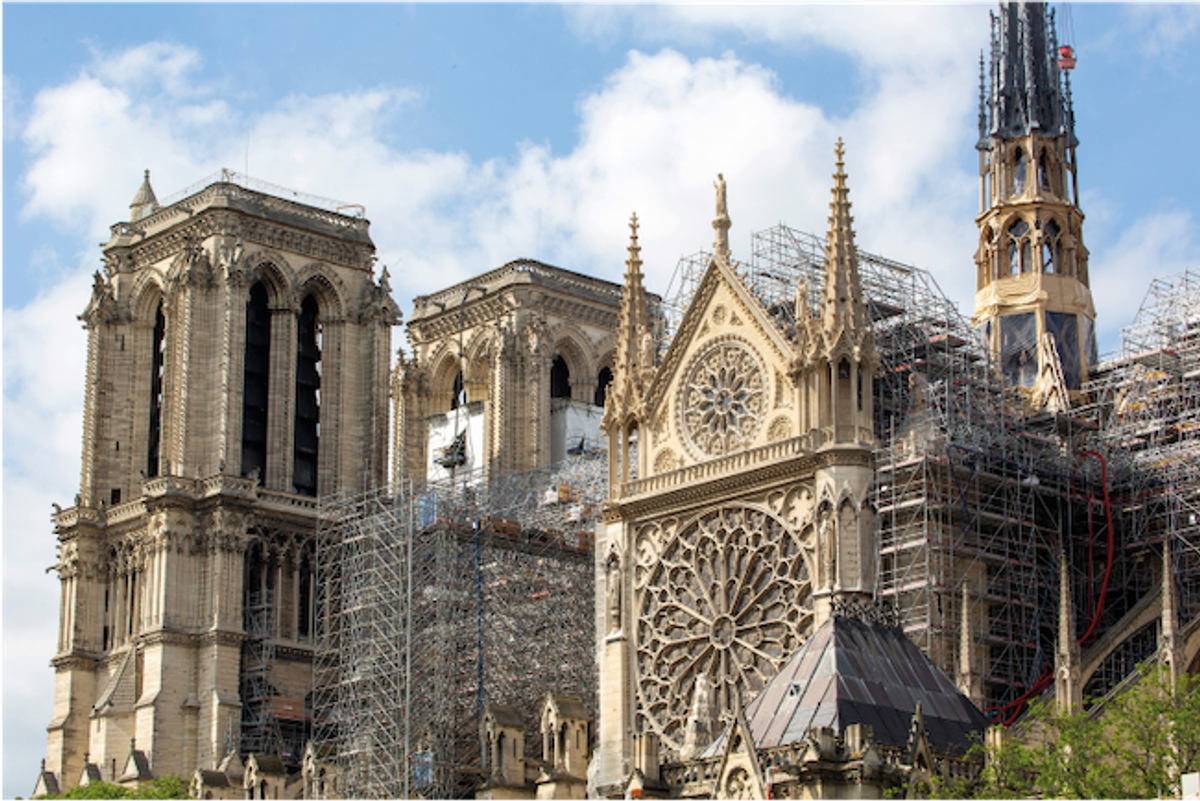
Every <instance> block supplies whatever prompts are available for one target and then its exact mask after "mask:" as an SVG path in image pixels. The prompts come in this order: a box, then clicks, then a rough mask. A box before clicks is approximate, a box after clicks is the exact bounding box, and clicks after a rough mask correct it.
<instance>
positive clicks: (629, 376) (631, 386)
mask: <svg viewBox="0 0 1200 801" xmlns="http://www.w3.org/2000/svg"><path fill="white" fill-rule="evenodd" d="M637 232H638V218H637V214H634V215H633V216H632V217H630V220H629V258H628V259H627V260H626V261H625V267H626V269H625V288H624V291H623V292H622V293H621V312H620V315H619V316H618V318H617V348H616V350H617V353H616V364H615V368H616V369H615V370H614V372H613V380H612V388H611V390H610V391H609V393H608V397H607V400H606V402H605V404H604V418H603V419H602V420H601V423H600V427H601V428H602V429H604V431H605V432H606V433H607V434H608V437H609V451H608V452H609V454H610V456H609V460H608V466H609V481H608V486H609V494H610V496H612V497H616V495H617V493H618V492H619V485H620V483H622V482H625V481H628V480H629V462H630V455H629V439H630V437H631V436H632V433H633V430H634V429H635V428H636V427H637V426H636V421H635V419H634V415H635V413H636V412H637V409H638V406H639V404H640V403H641V402H642V393H643V391H644V389H645V387H646V386H647V384H649V381H650V378H651V377H652V376H653V374H654V367H655V365H654V361H655V357H656V352H657V348H656V345H655V341H654V334H653V332H651V330H650V313H649V310H648V308H647V304H646V290H645V288H644V287H643V286H642V257H641V251H642V249H641V246H640V245H638V235H637Z"/></svg>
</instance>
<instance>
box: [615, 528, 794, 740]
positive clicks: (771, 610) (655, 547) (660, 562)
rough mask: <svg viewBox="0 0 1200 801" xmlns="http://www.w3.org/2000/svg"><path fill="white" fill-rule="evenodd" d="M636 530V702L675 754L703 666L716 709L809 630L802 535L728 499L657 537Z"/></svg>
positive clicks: (752, 689) (751, 688) (761, 680)
mask: <svg viewBox="0 0 1200 801" xmlns="http://www.w3.org/2000/svg"><path fill="white" fill-rule="evenodd" d="M661 530H662V529H661V528H660V527H659V526H657V525H649V526H647V527H645V528H644V529H643V530H642V531H641V532H639V536H638V541H637V546H636V547H637V555H638V565H637V569H636V571H635V576H636V578H635V582H636V583H635V589H634V592H635V596H636V597H635V599H634V608H635V609H637V610H638V621H637V635H636V636H637V661H638V675H639V676H640V677H641V679H640V681H639V682H638V694H639V696H640V698H639V704H638V706H639V707H640V709H641V710H642V711H643V714H644V715H645V716H646V723H647V724H648V725H649V726H650V727H651V728H652V729H654V730H655V731H657V732H658V734H659V736H660V737H661V738H662V741H663V743H664V745H666V746H667V747H668V748H671V749H673V750H674V751H676V752H678V750H679V748H680V747H681V746H682V745H683V740H684V733H685V732H684V729H685V721H686V720H687V716H688V710H689V708H690V703H691V699H692V695H693V686H694V684H695V681H696V677H697V676H698V675H700V674H702V673H703V674H707V675H708V677H709V678H710V679H711V682H712V687H713V699H714V701H715V703H716V706H717V708H718V709H720V710H730V709H732V708H733V707H734V700H735V699H736V698H745V699H748V698H751V697H753V695H754V694H755V693H757V692H758V691H759V690H761V689H762V688H763V687H764V686H765V685H766V682H767V681H769V680H770V679H771V677H772V676H774V675H775V673H776V672H777V671H778V670H779V667H780V665H781V664H782V663H783V660H784V659H786V658H787V657H788V656H790V655H791V654H793V653H794V652H795V651H796V649H797V648H799V647H800V645H801V644H802V643H803V642H804V640H805V639H806V638H807V637H808V635H809V633H810V628H811V624H812V615H811V613H810V612H809V611H808V606H809V604H808V599H809V594H810V592H811V589H812V587H811V582H810V579H809V572H808V568H807V565H806V563H805V559H804V555H803V544H802V542H801V538H800V536H799V535H797V534H796V533H795V532H793V531H792V530H790V529H789V528H788V527H787V526H785V525H784V524H783V523H782V522H781V521H780V520H778V519H777V518H775V517H774V516H772V515H770V514H768V513H767V512H765V511H763V510H760V509H757V508H753V507H745V506H727V507H724V508H720V509H715V510H712V511H710V512H707V513H705V514H704V515H702V516H701V517H699V518H697V519H695V520H693V521H692V522H691V523H689V524H687V525H685V526H683V527H682V528H680V529H679V531H678V532H677V533H676V534H674V535H672V536H668V537H667V538H666V541H665V542H659V541H658V538H659V536H661V534H660V532H661Z"/></svg>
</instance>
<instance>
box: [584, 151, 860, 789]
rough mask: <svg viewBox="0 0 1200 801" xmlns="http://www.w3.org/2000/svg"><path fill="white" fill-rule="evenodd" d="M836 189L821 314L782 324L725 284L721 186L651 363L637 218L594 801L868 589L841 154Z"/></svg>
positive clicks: (607, 538)
mask: <svg viewBox="0 0 1200 801" xmlns="http://www.w3.org/2000/svg"><path fill="white" fill-rule="evenodd" d="M834 181H835V183H834V190H833V202H832V203H831V205H830V208H831V211H832V215H831V218H830V220H831V227H830V233H829V240H828V241H829V245H828V252H827V254H826V255H827V263H826V274H825V285H824V287H823V289H822V295H821V297H822V299H823V302H822V307H821V308H820V309H817V310H810V309H809V307H808V302H807V297H808V292H807V287H800V288H799V290H798V291H797V294H796V298H797V299H796V302H795V306H796V308H795V317H794V319H795V321H796V322H795V324H794V325H792V324H787V325H781V324H780V323H779V322H778V321H777V319H778V318H776V317H773V316H771V315H770V313H769V311H768V309H767V308H765V307H764V305H763V304H762V303H761V302H760V301H759V300H758V299H757V298H756V297H755V296H754V295H752V294H751V292H750V291H749V290H748V289H747V287H746V285H745V284H744V283H743V282H742V280H741V279H740V277H739V275H738V270H737V264H736V262H735V261H734V260H733V258H732V256H731V255H730V251H729V243H728V230H729V227H730V218H729V214H728V208H727V202H726V190H725V183H724V180H723V179H722V178H720V177H719V176H718V182H717V217H716V220H715V221H714V222H713V227H714V228H715V229H716V231H717V240H716V242H715V247H714V250H715V256H714V258H713V259H712V261H711V263H710V265H709V267H708V271H707V273H706V274H705V276H704V278H703V279H702V281H701V283H700V287H699V289H698V291H697V292H696V294H695V296H694V298H693V301H692V303H691V305H690V307H689V309H688V310H687V312H686V313H685V315H684V317H683V320H682V322H681V323H680V326H679V331H678V333H677V334H676V336H675V338H674V339H673V341H672V342H671V343H670V346H669V348H668V349H667V351H666V353H665V354H663V355H662V357H661V358H659V357H658V354H657V353H656V352H655V351H654V349H653V348H652V347H647V346H645V342H646V339H647V338H646V336H645V334H646V332H647V331H648V330H649V321H648V318H647V313H646V309H645V305H644V302H643V301H642V300H641V299H640V295H641V292H642V290H641V260H640V255H639V246H638V243H637V236H636V220H635V222H634V236H633V238H632V241H631V244H630V247H629V260H628V262H627V265H628V271H627V272H626V276H625V280H626V284H625V296H624V299H623V304H622V314H621V323H620V327H619V329H618V332H617V336H618V341H617V361H616V372H615V377H614V384H613V390H612V392H611V393H610V398H609V404H608V405H607V406H606V407H605V415H604V425H605V430H606V433H607V436H608V440H609V444H608V451H609V471H610V472H609V476H610V482H609V498H610V500H609V503H608V505H607V508H606V510H605V526H604V532H603V537H602V538H601V539H600V540H599V541H598V542H597V548H596V576H597V579H596V583H597V599H598V606H599V607H600V609H599V610H598V614H597V625H598V631H597V639H598V645H597V647H598V654H597V659H598V662H599V666H600V712H599V718H600V730H599V743H598V748H597V753H596V756H595V759H596V760H597V766H596V768H595V771H594V772H595V778H594V786H595V787H596V789H597V791H598V792H599V793H600V794H601V795H613V794H616V795H623V794H624V793H625V792H626V791H627V790H628V789H629V787H630V782H631V781H634V780H636V781H638V782H641V781H643V780H646V777H647V771H649V772H650V773H656V771H657V766H654V765H651V764H650V762H654V761H655V760H657V759H661V761H662V762H664V763H669V762H678V761H679V760H680V759H684V758H687V757H688V756H689V755H692V754H694V753H695V752H696V751H697V750H698V749H700V748H703V747H704V746H706V745H708V738H709V737H711V735H712V733H713V732H714V731H715V728H716V723H717V721H718V720H722V719H724V720H729V719H730V717H729V716H731V715H735V714H736V713H737V712H738V710H740V709H741V708H742V705H743V704H744V703H745V702H747V701H748V700H749V699H750V698H752V697H753V696H754V695H756V694H757V693H758V692H759V691H761V690H762V689H763V688H764V687H765V686H767V684H768V682H769V681H770V680H771V679H772V677H774V676H775V674H776V673H777V671H778V670H779V668H780V667H781V665H782V664H783V663H784V662H785V661H786V660H787V659H788V658H789V657H790V656H791V655H792V654H793V653H795V652H796V651H797V650H798V649H799V648H800V646H801V645H802V644H803V642H804V641H805V639H806V638H807V637H808V636H809V635H810V633H811V632H812V631H813V630H814V629H815V628H816V627H818V626H820V625H821V624H822V623H824V622H825V621H826V620H828V619H829V617H830V615H831V614H832V608H833V605H834V602H835V601H839V600H848V599H853V598H867V599H869V598H871V597H872V595H873V589H874V579H873V564H874V553H873V551H872V550H871V547H872V546H873V544H874V539H873V534H874V517H873V514H874V513H873V510H872V508H871V505H870V502H869V496H868V490H869V486H870V482H871V477H872V459H871V445H872V442H873V434H872V423H871V416H872V409H871V380H872V377H873V375H874V370H875V365H876V358H875V352H874V347H873V344H872V339H871V334H870V331H869V328H868V325H867V322H868V321H867V313H866V307H865V304H864V302H863V296H862V289H861V286H860V284H859V278H858V272H857V266H856V251H855V246H854V234H853V231H852V229H851V218H850V214H849V209H850V204H849V199H848V190H847V187H846V175H845V172H844V169H843V164H842V150H841V145H840V142H839V146H838V161H837V171H836V174H835V176H834ZM635 466H637V469H636V472H635V469H634V468H635ZM639 732H640V733H642V735H641V736H642V738H643V739H640V740H639V739H638V738H637V737H635V734H636V733H639ZM647 737H648V738H651V739H650V740H646V739H645V738H647ZM639 743H641V745H640V746H639V745H638V744H639ZM647 743H650V745H647ZM646 748H650V750H652V751H653V752H654V754H656V755H657V756H655V757H654V759H650V760H649V761H647V760H646V759H645V758H644V757H645V755H644V754H643V755H642V757H643V758H639V757H638V753H639V749H641V750H645V749H646ZM651 784H653V781H651Z"/></svg>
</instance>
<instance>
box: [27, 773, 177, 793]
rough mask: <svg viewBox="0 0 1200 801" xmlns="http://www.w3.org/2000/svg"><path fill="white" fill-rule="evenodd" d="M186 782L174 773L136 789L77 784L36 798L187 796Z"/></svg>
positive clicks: (101, 784) (115, 785)
mask: <svg viewBox="0 0 1200 801" xmlns="http://www.w3.org/2000/svg"><path fill="white" fill-rule="evenodd" d="M187 797H188V795H187V782H185V781H184V780H183V778H182V777H180V776H177V775H175V774H167V775H166V776H159V777H158V778H156V779H154V780H153V781H150V782H147V783H146V784H143V785H142V786H141V787H138V788H137V789H131V788H129V787H122V786H121V785H119V784H113V783H111V782H92V783H91V784H79V785H76V786H75V787H72V788H71V789H70V790H68V791H67V792H65V793H62V794H61V795H42V796H38V798H46V799H50V798H187Z"/></svg>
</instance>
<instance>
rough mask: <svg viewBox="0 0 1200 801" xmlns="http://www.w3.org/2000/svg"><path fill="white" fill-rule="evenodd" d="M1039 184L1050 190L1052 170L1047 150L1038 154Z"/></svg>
mask: <svg viewBox="0 0 1200 801" xmlns="http://www.w3.org/2000/svg"><path fill="white" fill-rule="evenodd" d="M1038 186H1040V187H1041V188H1042V189H1045V190H1046V191H1050V170H1049V167H1048V162H1047V160H1046V151H1045V150H1043V151H1042V152H1041V153H1040V154H1038Z"/></svg>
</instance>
